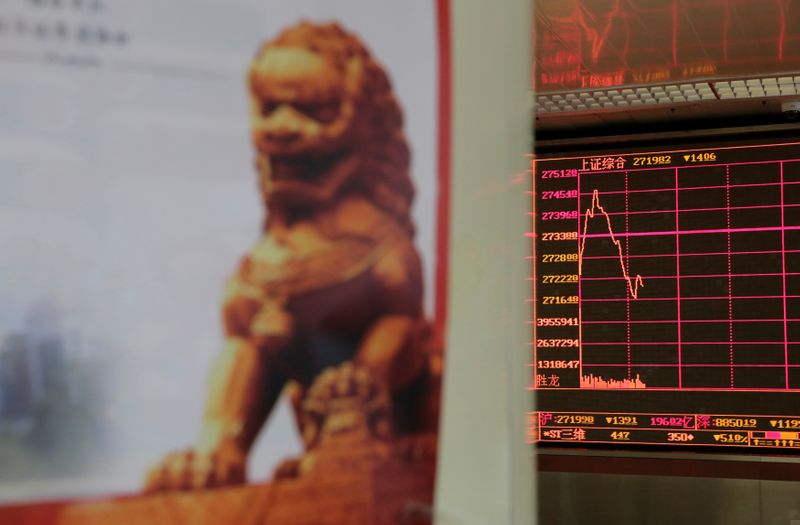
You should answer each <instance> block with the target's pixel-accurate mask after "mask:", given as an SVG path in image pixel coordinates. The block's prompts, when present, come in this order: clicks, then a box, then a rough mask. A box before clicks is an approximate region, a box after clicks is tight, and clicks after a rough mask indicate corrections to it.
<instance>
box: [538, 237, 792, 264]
mask: <svg viewBox="0 0 800 525" xmlns="http://www.w3.org/2000/svg"><path fill="white" fill-rule="evenodd" d="M573 242H574V239H573ZM782 253H800V250H786V251H781V250H761V251H742V252H730V254H731V255H765V254H777V255H780V254H782ZM721 255H724V256H727V255H728V252H707V253H683V252H681V254H680V255H676V254H674V253H654V254H643V255H627V257H628V258H630V259H650V258H659V257H669V258H671V259H674V258H676V257H713V256H721ZM582 258H583V259H618V258H619V256H617V255H584V256H583V257H582ZM530 259H533V257H532V256H531V257H530Z"/></svg>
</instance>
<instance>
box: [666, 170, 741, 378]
mask: <svg viewBox="0 0 800 525" xmlns="http://www.w3.org/2000/svg"><path fill="white" fill-rule="evenodd" d="M679 195H680V185H679V184H678V168H675V285H676V287H677V290H676V293H675V297H676V298H677V305H678V313H677V314H678V315H677V316H678V388H683V366H682V365H683V356H682V353H683V349H682V345H681V233H680V231H681V227H680V220H679V217H680V210H681V208H680V202H679ZM729 251H730V250H729Z"/></svg>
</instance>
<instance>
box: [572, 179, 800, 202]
mask: <svg viewBox="0 0 800 525" xmlns="http://www.w3.org/2000/svg"><path fill="white" fill-rule="evenodd" d="M795 184H800V181H798V182H784V183H783V184H781V183H780V182H756V183H752V184H732V185H731V186H730V188H757V187H765V186H781V185H784V186H791V185H795ZM726 188H728V186H725V185H724V184H723V185H721V186H718V185H715V186H690V187H688V188H678V191H694V190H724V189H726ZM665 191H668V192H670V193H673V192H674V191H675V187H674V186H673V187H671V188H652V189H646V190H628V191H625V190H611V191H598V193H599V194H600V195H621V194H625V193H661V192H665ZM592 193H594V192H589V193H581V197H584V196H588V197H591V196H592ZM779 206H780V205H779Z"/></svg>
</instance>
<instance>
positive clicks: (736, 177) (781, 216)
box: [577, 162, 800, 389]
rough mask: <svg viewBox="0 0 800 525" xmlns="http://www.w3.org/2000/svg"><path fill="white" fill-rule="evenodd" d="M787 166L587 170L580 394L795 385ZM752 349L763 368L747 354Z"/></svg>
mask: <svg viewBox="0 0 800 525" xmlns="http://www.w3.org/2000/svg"><path fill="white" fill-rule="evenodd" d="M785 164H786V163H785V162H775V163H771V164H769V163H764V164H758V165H757V166H758V167H757V169H752V168H743V169H739V167H737V166H736V165H733V164H731V165H724V166H717V167H710V168H709V167H686V168H683V169H680V168H674V169H664V170H655V171H654V170H642V171H635V170H625V171H622V172H619V173H614V174H611V173H604V172H597V173H586V174H582V175H581V180H580V183H581V184H580V186H582V187H587V186H588V187H589V188H591V191H590V192H582V193H580V195H579V197H578V199H577V200H578V206H579V210H580V215H579V217H580V221H581V224H580V227H579V233H578V236H579V249H578V274H579V279H580V281H581V283H580V284H581V285H580V293H579V296H580V299H579V304H580V306H579V309H580V314H579V315H580V319H581V329H580V339H581V342H580V344H581V348H582V362H581V387H582V388H643V387H642V386H641V385H645V386H644V387H657V388H658V387H676V388H685V387H689V388H708V389H717V388H719V389H736V388H737V387H738V386H740V385H741V386H743V387H763V388H784V389H785V388H790V387H791V386H792V385H791V384H790V383H791V382H792V378H793V374H794V373H796V372H795V371H794V369H796V366H795V365H796V364H798V363H795V362H793V358H794V357H796V356H794V355H793V353H797V352H792V351H790V350H794V345H795V344H798V345H800V337H798V339H797V340H793V339H792V338H791V337H792V333H793V331H794V329H793V326H794V325H795V324H796V321H789V318H790V317H792V318H794V317H796V316H790V315H789V309H790V306H791V305H793V304H794V302H795V301H797V300H798V299H800V289H798V288H793V287H792V285H793V284H794V283H795V281H796V280H797V274H798V271H800V268H788V266H789V265H788V264H787V255H788V256H790V257H791V253H794V250H796V249H797V248H798V247H800V245H798V244H791V245H790V246H787V243H786V241H787V239H786V237H787V234H788V233H789V232H794V231H797V230H800V221H795V222H787V210H790V211H789V213H790V214H791V213H793V212H795V211H796V209H797V207H798V204H800V198H796V196H797V194H798V193H799V191H798V185H799V184H798V183H799V182H800V178H798V180H788V181H787V180H786V177H785V173H784V171H785ZM793 168H794V166H793ZM797 171H798V170H797V169H796V168H795V169H794V170H793V173H795V176H796V172H797ZM618 187H624V188H625V189H624V190H617V189H616V188H618ZM670 194H671V195H670ZM787 194H788V195H791V196H792V197H791V198H790V199H789V200H788V201H787ZM587 201H588V202H587ZM776 211H777V212H776ZM754 214H760V215H758V216H757V215H754ZM595 223H599V225H597V226H595ZM748 245H749V246H751V247H759V248H766V249H760V250H745V249H743V248H745V247H747V246H748ZM658 248H660V250H658ZM787 249H788V250H791V252H790V253H789V254H787ZM648 251H657V252H658V253H655V254H649V253H646V252H648ZM643 252H644V253H643ZM742 252H757V253H748V254H747V255H748V256H747V257H745V256H744V255H743V254H742ZM747 259H750V262H748V261H747ZM631 260H633V261H636V263H635V266H634V268H635V270H630V266H631ZM792 270H794V271H792ZM798 282H800V281H798ZM617 283H621V284H623V285H624V286H623V287H622V288H619V287H618V286H619V285H618V284H617ZM793 291H794V292H795V293H793ZM762 311H766V312H769V313H770V316H767V317H766V318H764V321H761V322H759V328H758V331H759V334H758V336H757V337H747V335H749V334H751V333H752V332H753V331H754V330H755V329H754V328H753V326H754V324H755V323H754V322H753V321H752V320H751V319H758V318H759V317H762V318H763V316H758V315H755V314H757V313H758V312H762ZM700 312H704V313H705V314H706V315H704V316H703V317H705V319H702V321H704V322H702V323H696V322H693V321H696V320H700V319H693V317H697V316H698V315H699V313H700ZM650 318H655V319H652V320H653V321H657V322H655V323H651V322H650V320H651V319H650ZM654 326H656V327H658V328H657V329H654V328H653V327H654ZM790 328H792V329H790ZM751 339H753V340H751ZM754 348H758V351H759V353H761V354H762V356H763V359H764V360H766V362H763V363H756V362H753V361H754V360H753V359H752V358H751V356H745V354H746V353H747V352H752V351H754V350H753V349H754ZM773 349H774V350H773ZM778 351H780V354H781V355H778V354H777V352H778ZM700 356H702V357H700ZM743 360H745V361H743ZM775 361H778V362H775ZM723 373H724V375H723ZM776 373H777V374H780V377H778V376H777V375H775V374H776ZM598 385H602V386H598ZM797 386H799V387H800V383H798V385H797Z"/></svg>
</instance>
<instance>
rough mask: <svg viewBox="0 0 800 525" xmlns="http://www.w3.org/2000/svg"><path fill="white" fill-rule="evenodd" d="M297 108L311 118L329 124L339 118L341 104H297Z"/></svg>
mask: <svg viewBox="0 0 800 525" xmlns="http://www.w3.org/2000/svg"><path fill="white" fill-rule="evenodd" d="M295 108H296V109H297V110H298V111H300V112H301V113H303V114H304V115H306V116H307V117H309V118H312V119H314V120H316V121H317V122H321V123H322V124H328V123H330V122H332V121H334V120H335V119H336V117H338V116H339V102H338V101H333V102H324V103H311V104H296V105H295Z"/></svg>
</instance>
